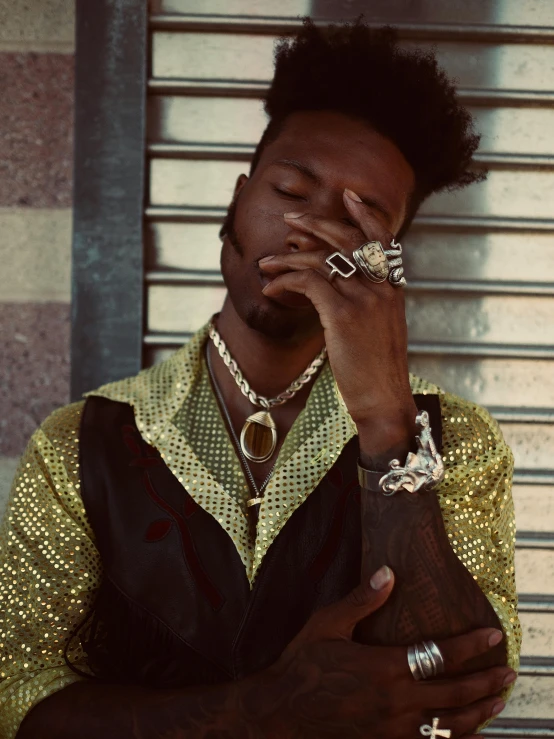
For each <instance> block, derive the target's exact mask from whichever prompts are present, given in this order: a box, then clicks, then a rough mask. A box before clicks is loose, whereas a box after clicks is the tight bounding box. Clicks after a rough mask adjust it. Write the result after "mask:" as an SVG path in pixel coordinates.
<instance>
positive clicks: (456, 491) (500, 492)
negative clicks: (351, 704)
mask: <svg viewBox="0 0 554 739" xmlns="http://www.w3.org/2000/svg"><path fill="white" fill-rule="evenodd" d="M441 410H442V422H443V459H444V463H445V467H446V475H445V479H444V480H443V482H442V483H441V484H440V485H439V486H438V487H437V488H436V491H437V495H438V498H439V502H440V506H441V510H442V515H443V519H444V523H445V528H446V532H447V534H448V537H449V539H450V543H451V545H452V548H453V550H454V552H455V553H456V554H457V556H458V557H459V559H460V560H461V561H462V562H463V564H464V565H465V566H466V567H467V569H468V570H469V572H471V574H472V575H473V577H474V579H475V581H476V582H477V584H478V585H479V587H480V588H481V590H482V591H483V593H484V594H485V595H486V596H487V598H488V600H489V602H490V603H491V605H492V607H493V608H494V610H495V612H496V614H497V616H498V619H499V621H500V623H501V625H502V629H503V631H504V634H505V637H506V647H507V656H508V664H509V666H510V667H512V668H513V669H515V670H517V669H518V666H519V652H520V648H521V626H520V623H519V619H518V614H517V592H516V585H515V573H514V549H515V533H516V529H515V518H514V504H513V499H512V474H513V455H512V452H511V450H510V448H509V447H508V445H507V444H506V442H505V441H504V438H503V436H502V432H501V430H500V427H499V425H498V423H497V422H496V421H495V420H494V419H493V418H492V417H491V416H490V414H489V413H488V412H487V411H486V410H485V409H484V408H481V407H480V406H477V405H474V404H472V403H469V402H468V401H465V400H462V399H461V398H459V397H457V396H455V395H451V394H449V393H445V394H444V395H442V396H441ZM512 687H513V686H510V691H507V693H508V692H511V688H512Z"/></svg>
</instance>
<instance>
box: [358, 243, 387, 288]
mask: <svg viewBox="0 0 554 739" xmlns="http://www.w3.org/2000/svg"><path fill="white" fill-rule="evenodd" d="M352 256H353V257H354V259H355V260H356V264H357V265H358V267H359V268H360V270H361V271H362V273H363V274H364V275H365V276H366V277H367V279H368V280H371V282H384V281H385V280H386V279H387V277H388V276H389V271H390V265H389V260H388V259H387V253H386V252H385V250H384V249H383V246H382V245H381V242H380V241H366V243H365V244H362V245H361V246H359V247H358V248H357V249H356V250H355V252H354V253H353V254H352Z"/></svg>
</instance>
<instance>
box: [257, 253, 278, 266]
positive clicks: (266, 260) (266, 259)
mask: <svg viewBox="0 0 554 739" xmlns="http://www.w3.org/2000/svg"><path fill="white" fill-rule="evenodd" d="M272 259H275V254H272V255H271V256H270V257H264V258H263V259H259V260H258V264H263V263H264V262H270V261H271V260H272Z"/></svg>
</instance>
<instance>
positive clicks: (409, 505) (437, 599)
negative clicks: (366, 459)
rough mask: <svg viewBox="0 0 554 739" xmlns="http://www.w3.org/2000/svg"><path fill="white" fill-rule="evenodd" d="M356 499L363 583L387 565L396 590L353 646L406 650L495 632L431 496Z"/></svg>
mask: <svg viewBox="0 0 554 739" xmlns="http://www.w3.org/2000/svg"><path fill="white" fill-rule="evenodd" d="M361 495H362V503H361V508H362V576H363V577H364V578H369V577H370V576H371V574H372V573H373V572H375V571H376V570H377V569H378V568H379V567H381V565H383V564H387V565H389V566H390V567H391V569H392V570H393V571H394V573H395V578H396V584H395V587H394V590H393V592H392V594H391V596H390V598H389V600H388V601H387V602H386V603H385V605H384V606H383V607H382V608H380V609H379V611H377V612H376V613H375V614H373V615H372V616H370V617H368V618H367V619H365V620H364V621H363V622H361V624H359V626H358V630H357V633H356V637H357V639H359V641H362V642H363V643H366V644H380V645H400V644H402V645H404V644H406V645H407V644H413V643H415V642H417V641H421V640H422V639H442V638H446V637H449V636H456V635H458V634H462V633H464V632H467V631H470V630H471V629H475V628H479V627H483V626H493V627H496V628H499V621H498V618H497V616H496V614H495V612H494V610H493V608H492V606H491V605H490V603H489V602H488V600H487V598H486V596H485V595H484V594H483V592H482V591H481V589H480V588H479V586H478V585H477V583H476V582H475V580H474V579H473V577H472V575H471V574H470V573H469V572H468V570H467V569H466V568H465V567H464V565H463V564H462V562H461V561H460V560H459V559H458V557H457V556H456V554H455V553H454V551H453V549H452V547H451V545H450V542H449V541H448V536H447V534H446V531H445V529H444V524H443V520H442V514H441V511H440V506H439V502H438V499H437V497H436V495H435V494H434V493H433V492H432V491H427V492H423V493H418V494H411V493H406V492H402V493H396V494H395V495H392V496H390V497H386V496H384V495H381V494H379V493H373V492H370V491H368V490H362V494H361Z"/></svg>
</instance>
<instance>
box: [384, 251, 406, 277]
mask: <svg viewBox="0 0 554 739" xmlns="http://www.w3.org/2000/svg"><path fill="white" fill-rule="evenodd" d="M390 246H391V248H390V249H387V250H386V251H385V256H386V257H387V259H388V260H389V268H390V269H389V274H388V278H389V282H390V284H391V285H392V286H393V287H405V286H406V278H405V277H404V268H403V267H402V245H401V244H397V243H396V241H395V240H394V239H393V240H392V241H391V242H390Z"/></svg>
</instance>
